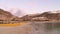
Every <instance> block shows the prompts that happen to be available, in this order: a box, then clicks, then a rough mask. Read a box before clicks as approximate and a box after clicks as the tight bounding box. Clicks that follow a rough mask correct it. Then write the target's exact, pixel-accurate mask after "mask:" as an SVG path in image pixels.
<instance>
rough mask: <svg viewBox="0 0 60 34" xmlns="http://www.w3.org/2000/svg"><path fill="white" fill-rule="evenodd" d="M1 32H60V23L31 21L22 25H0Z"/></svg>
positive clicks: (41, 33) (19, 33)
mask: <svg viewBox="0 0 60 34" xmlns="http://www.w3.org/2000/svg"><path fill="white" fill-rule="evenodd" d="M0 34H60V25H59V23H42V22H29V23H28V24H25V25H22V26H0Z"/></svg>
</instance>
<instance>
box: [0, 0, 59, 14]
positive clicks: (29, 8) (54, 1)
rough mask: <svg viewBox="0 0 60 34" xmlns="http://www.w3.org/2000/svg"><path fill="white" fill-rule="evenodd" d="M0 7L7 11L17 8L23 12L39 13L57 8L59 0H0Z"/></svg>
mask: <svg viewBox="0 0 60 34" xmlns="http://www.w3.org/2000/svg"><path fill="white" fill-rule="evenodd" d="M0 8H2V9H5V10H9V11H10V10H17V9H19V10H21V12H22V13H25V14H32V13H41V12H44V11H49V10H59V9H60V0H0ZM10 12H12V11H10ZM15 12H16V11H13V12H12V13H15Z"/></svg>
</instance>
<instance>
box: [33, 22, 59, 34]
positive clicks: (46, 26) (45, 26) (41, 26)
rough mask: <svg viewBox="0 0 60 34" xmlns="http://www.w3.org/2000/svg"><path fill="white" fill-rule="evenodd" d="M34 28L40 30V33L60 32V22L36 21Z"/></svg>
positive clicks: (54, 33) (57, 33)
mask: <svg viewBox="0 0 60 34" xmlns="http://www.w3.org/2000/svg"><path fill="white" fill-rule="evenodd" d="M32 26H33V28H35V30H36V31H38V32H37V33H38V34H60V22H55V23H52V22H51V23H40V22H34V23H33V24H32Z"/></svg>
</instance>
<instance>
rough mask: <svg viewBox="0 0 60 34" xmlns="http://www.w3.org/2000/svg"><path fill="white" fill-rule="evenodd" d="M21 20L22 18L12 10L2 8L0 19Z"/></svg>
mask: <svg viewBox="0 0 60 34" xmlns="http://www.w3.org/2000/svg"><path fill="white" fill-rule="evenodd" d="M12 20H13V21H14V20H15V21H16V20H17V21H19V20H20V18H19V17H17V16H14V15H12V14H11V13H10V12H8V11H5V10H3V9H0V21H12Z"/></svg>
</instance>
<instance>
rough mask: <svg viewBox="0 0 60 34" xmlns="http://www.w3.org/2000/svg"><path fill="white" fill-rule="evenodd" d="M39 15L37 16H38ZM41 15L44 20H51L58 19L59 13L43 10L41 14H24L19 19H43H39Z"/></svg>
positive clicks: (59, 17)
mask: <svg viewBox="0 0 60 34" xmlns="http://www.w3.org/2000/svg"><path fill="white" fill-rule="evenodd" d="M38 17H39V18H38ZM41 17H44V18H45V19H44V20H48V21H51V20H60V13H51V12H48V11H47V12H44V13H42V14H31V15H25V16H23V17H21V19H23V20H24V21H29V20H32V19H33V18H34V19H35V18H36V19H37V20H38V19H39V20H43V19H40V18H41Z"/></svg>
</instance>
